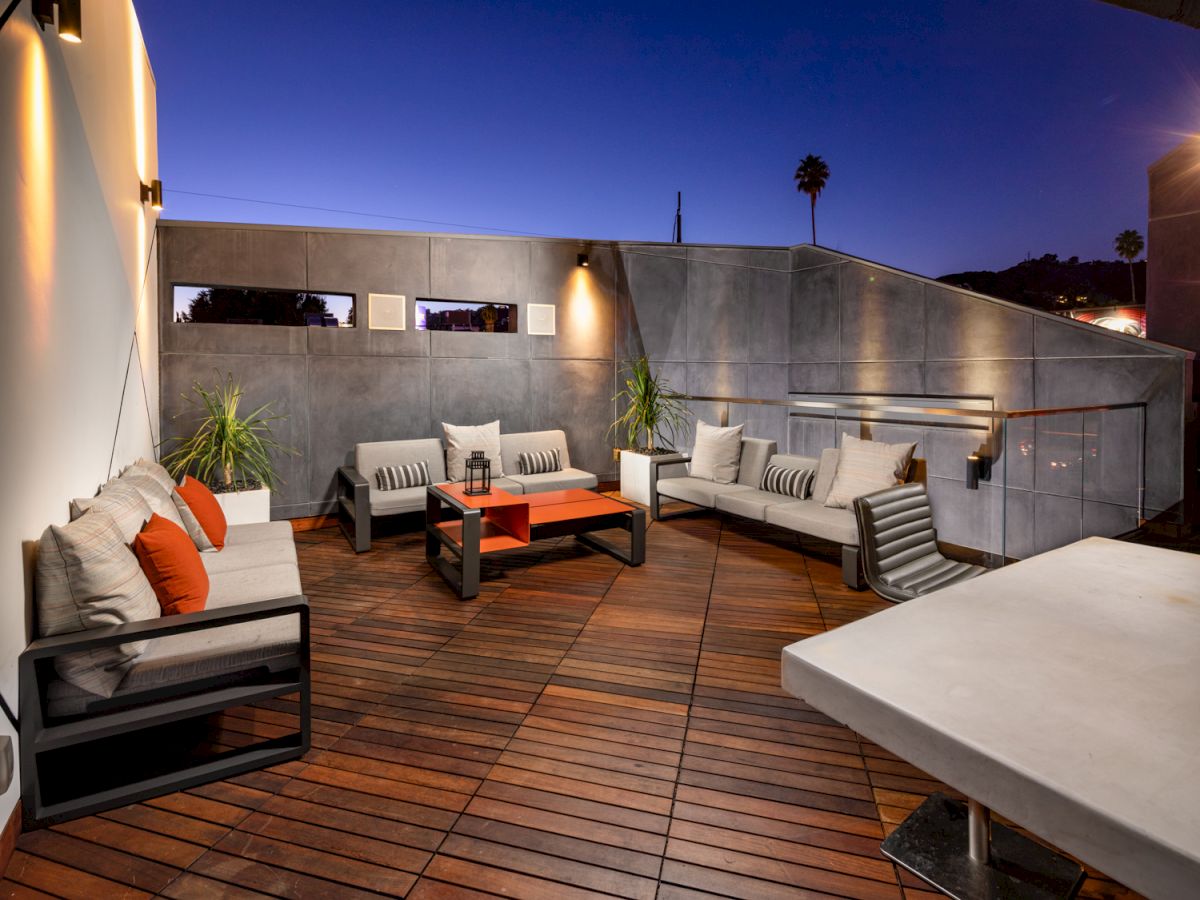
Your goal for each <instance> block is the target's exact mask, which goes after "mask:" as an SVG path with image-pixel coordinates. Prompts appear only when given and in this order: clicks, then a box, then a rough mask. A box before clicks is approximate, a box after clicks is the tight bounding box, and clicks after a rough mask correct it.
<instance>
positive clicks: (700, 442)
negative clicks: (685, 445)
mask: <svg viewBox="0 0 1200 900" xmlns="http://www.w3.org/2000/svg"><path fill="white" fill-rule="evenodd" d="M745 427H746V426H745V425H731V426H728V427H725V428H722V427H721V426H719V425H709V424H708V423H707V422H705V421H703V420H697V421H696V446H695V447H693V448H692V468H691V474H692V477H693V478H704V479H707V480H708V481H715V482H717V483H718V484H733V483H735V482H736V481H737V477H738V469H739V468H740V466H741V461H742V429H743V428H745Z"/></svg>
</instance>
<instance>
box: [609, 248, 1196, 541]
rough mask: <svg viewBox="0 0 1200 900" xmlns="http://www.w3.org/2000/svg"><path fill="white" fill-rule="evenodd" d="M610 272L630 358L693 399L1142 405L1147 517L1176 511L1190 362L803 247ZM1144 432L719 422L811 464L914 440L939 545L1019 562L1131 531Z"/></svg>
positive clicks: (1114, 415) (667, 255)
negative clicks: (976, 471)
mask: <svg viewBox="0 0 1200 900" xmlns="http://www.w3.org/2000/svg"><path fill="white" fill-rule="evenodd" d="M622 256H623V257H624V259H625V271H626V275H627V278H628V282H629V290H628V292H627V293H628V301H627V302H629V304H630V311H629V313H628V315H627V316H623V317H622V319H623V320H624V321H623V322H622V323H621V324H622V326H623V339H624V341H625V346H626V348H627V352H632V353H637V352H641V351H644V352H645V353H646V354H647V355H648V356H649V357H650V358H651V359H652V360H653V361H654V362H655V365H656V368H657V369H658V370H659V371H660V372H662V373H663V374H664V375H665V376H666V377H667V378H668V379H669V380H670V382H671V383H672V384H673V385H674V386H676V387H677V388H679V389H680V390H683V391H686V392H687V393H689V394H692V395H698V396H699V395H717V394H720V395H734V396H745V397H752V398H772V397H774V398H783V397H786V395H787V392H788V391H798V392H813V393H825V392H854V393H871V392H880V393H901V394H934V395H937V394H940V395H960V396H961V395H977V396H986V397H990V398H993V400H994V402H995V406H996V408H997V409H1001V410H1018V409H1032V408H1046V407H1056V408H1057V407H1068V406H1069V407H1074V406H1085V405H1096V404H1105V403H1124V402H1136V401H1141V402H1146V403H1147V404H1148V422H1147V425H1148V435H1149V438H1148V444H1147V455H1146V472H1147V497H1146V505H1147V509H1148V511H1149V512H1151V513H1153V512H1156V511H1160V510H1162V509H1165V508H1167V507H1169V506H1171V505H1172V504H1174V503H1175V502H1176V501H1178V500H1179V499H1180V498H1181V496H1182V473H1183V427H1184V396H1185V385H1186V383H1187V359H1186V354H1183V353H1180V352H1176V351H1173V350H1172V349H1171V348H1167V347H1162V346H1160V345H1155V344H1151V343H1148V342H1145V341H1141V340H1139V339H1137V338H1131V337H1127V336H1122V335H1116V334H1113V333H1111V332H1107V331H1104V330H1103V329H1100V328H1097V327H1094V326H1090V325H1085V324H1082V323H1078V322H1073V321H1071V320H1068V319H1064V318H1061V317H1058V316H1052V315H1049V314H1042V313H1039V312H1035V311H1032V310H1028V309H1025V308H1023V307H1020V306H1017V305H1015V304H1011V303H1006V302H1004V301H1000V300H995V299H993V298H988V297H984V296H982V295H979V294H973V293H971V292H969V291H963V290H960V289H957V288H951V287H949V286H947V285H942V284H940V283H938V282H934V281H931V280H929V279H924V278H920V277H917V276H914V275H911V274H908V273H904V272H899V271H897V270H894V269H890V268H887V267H885V266H880V265H877V264H874V263H869V262H867V261H865V260H858V259H855V258H853V257H849V256H847V255H844V254H839V253H834V252H831V251H827V250H823V249H819V248H814V247H808V246H801V247H794V248H791V249H790V251H788V252H787V253H786V254H785V253H784V251H778V250H745V249H741V250H739V249H712V248H688V247H680V248H675V247H670V246H667V247H662V246H650V247H623V253H622ZM695 411H696V412H697V413H698V415H700V416H701V417H703V418H706V419H707V420H708V421H714V420H715V419H716V417H717V416H718V415H719V410H718V409H716V408H703V407H698V408H697V409H696V410H695ZM1138 419H1139V413H1138V412H1137V411H1134V410H1125V411H1112V412H1106V413H1090V414H1088V415H1087V416H1086V417H1085V416H1083V415H1080V414H1075V415H1060V416H1054V417H1052V418H1048V419H1040V420H1037V421H1036V423H1035V421H1034V420H1024V421H1019V422H1012V423H1010V424H1009V425H1008V426H1007V429H1006V430H1007V435H1006V436H1005V435H1004V434H1003V433H1000V434H991V435H990V434H988V433H987V432H985V431H961V430H953V429H947V428H936V427H926V426H918V425H899V424H886V425H885V424H873V425H868V424H859V423H851V424H846V423H835V422H833V421H831V420H829V419H821V418H815V417H797V416H788V415H787V414H786V412H785V411H779V410H771V409H762V408H757V409H756V408H753V407H741V408H737V407H735V408H733V409H732V410H731V416H730V421H731V422H735V423H736V422H737V421H746V422H747V433H749V434H753V435H755V436H758V437H768V438H774V439H776V440H778V441H779V443H780V446H781V447H787V448H788V449H789V450H790V451H791V452H794V453H804V454H816V453H817V452H819V450H820V449H821V448H822V447H828V446H833V445H835V444H840V442H841V437H842V435H843V434H845V433H851V434H854V435H855V436H859V437H864V438H871V439H875V440H883V441H893V442H899V441H916V442H917V444H918V447H917V454H918V455H919V456H921V457H923V458H924V459H925V460H926V476H927V481H928V484H929V489H930V494H931V496H932V498H933V504H934V508H935V511H936V515H937V524H938V527H939V529H940V531H941V534H942V537H943V538H944V539H945V540H948V541H952V542H954V543H958V544H962V545H964V546H970V547H977V548H980V549H985V550H990V551H993V552H999V551H1000V550H1001V549H1002V548H1003V549H1004V550H1005V551H1006V552H1007V553H1008V554H1009V555H1011V556H1018V557H1023V556H1028V555H1030V554H1032V553H1034V552H1041V551H1043V550H1046V549H1050V548H1052V547H1056V546H1061V545H1063V544H1065V543H1069V542H1071V541H1073V540H1078V539H1079V538H1080V537H1084V536H1088V535H1091V534H1106V535H1113V534H1118V533H1120V532H1122V531H1125V530H1128V529H1130V528H1133V527H1135V526H1136V524H1137V521H1136V517H1137V507H1138V496H1137V495H1138V471H1139V454H1140V434H1141V430H1140V423H1139V420H1138ZM1006 448H1007V450H1008V452H1007V453H1006V452H1005V450H1006ZM978 451H988V452H990V453H991V454H992V455H993V456H994V457H995V458H996V465H995V471H994V473H993V475H992V478H991V481H990V482H984V483H982V484H981V485H980V489H979V490H975V491H969V490H967V489H966V487H965V468H966V456H967V455H968V454H970V453H972V452H978ZM1006 459H1012V463H1011V466H1010V467H1009V468H1008V470H1007V471H1006V469H1005V461H1006ZM1006 479H1007V481H1006ZM1006 484H1007V490H1005V485H1006ZM1003 536H1006V538H1007V540H1006V541H1002V537H1003Z"/></svg>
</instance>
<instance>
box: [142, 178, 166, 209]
mask: <svg viewBox="0 0 1200 900" xmlns="http://www.w3.org/2000/svg"><path fill="white" fill-rule="evenodd" d="M142 202H143V203H149V204H150V207H151V209H156V210H161V209H162V208H163V201H162V182H161V181H159V180H158V179H157V178H155V179H154V180H153V181H152V182H150V183H149V184H143V185H142Z"/></svg>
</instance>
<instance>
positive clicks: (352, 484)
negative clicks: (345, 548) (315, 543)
mask: <svg viewBox="0 0 1200 900" xmlns="http://www.w3.org/2000/svg"><path fill="white" fill-rule="evenodd" d="M337 504H338V509H337V513H338V524H339V525H341V528H342V533H343V534H345V535H346V539H347V540H348V541H349V542H350V546H351V547H353V548H354V552H355V553H364V552H365V551H367V550H370V549H371V482H369V481H367V479H366V478H365V477H364V476H363V474H362V473H361V472H360V471H358V469H356V468H355V467H354V466H338V470H337ZM347 519H349V520H350V521H351V522H353V523H354V524H353V526H350V527H348V526H347V524H346V520H347Z"/></svg>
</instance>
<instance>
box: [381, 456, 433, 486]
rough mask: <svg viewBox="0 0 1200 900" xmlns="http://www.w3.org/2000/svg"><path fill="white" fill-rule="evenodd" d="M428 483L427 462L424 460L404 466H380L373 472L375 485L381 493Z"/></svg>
mask: <svg viewBox="0 0 1200 900" xmlns="http://www.w3.org/2000/svg"><path fill="white" fill-rule="evenodd" d="M429 483H430V478H429V462H428V460H424V459H423V460H421V461H420V462H418V463H409V464H408V465H405V466H380V467H379V468H378V469H376V470H375V484H376V485H378V487H379V489H380V490H381V491H398V490H400V489H401V488H412V487H420V486H421V485H423V484H429Z"/></svg>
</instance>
